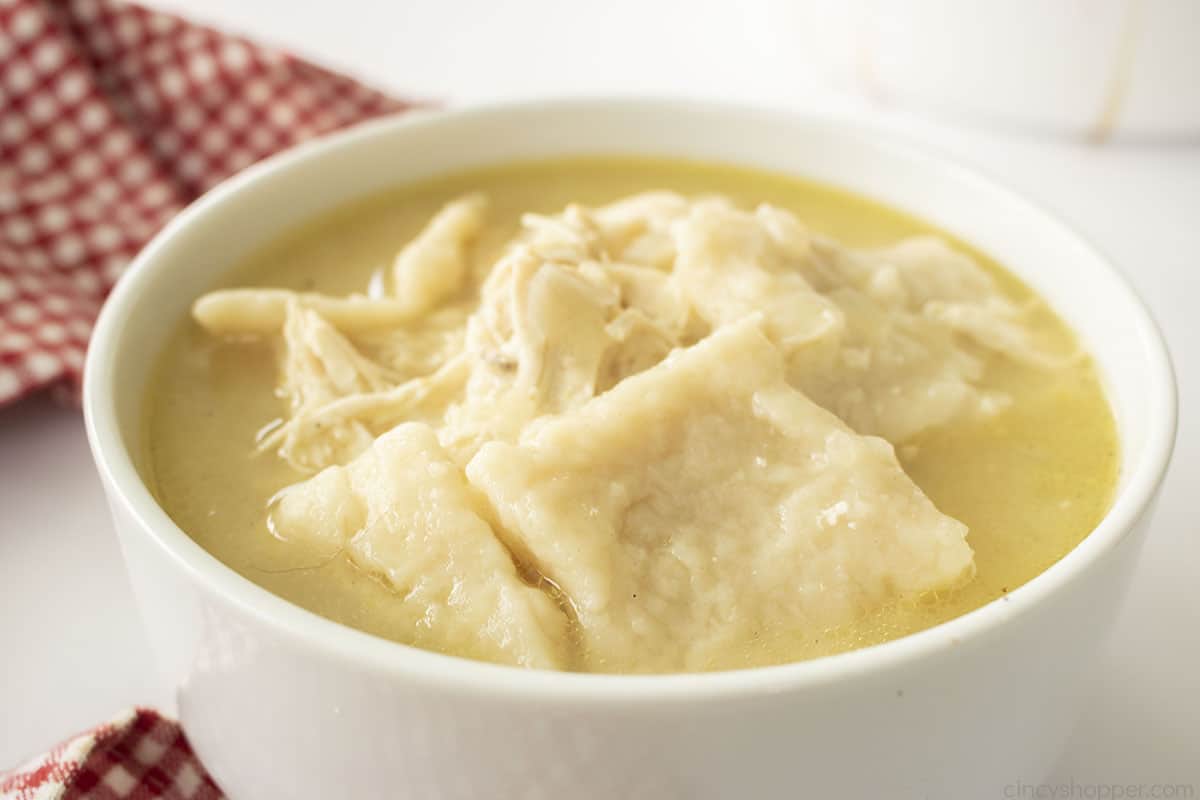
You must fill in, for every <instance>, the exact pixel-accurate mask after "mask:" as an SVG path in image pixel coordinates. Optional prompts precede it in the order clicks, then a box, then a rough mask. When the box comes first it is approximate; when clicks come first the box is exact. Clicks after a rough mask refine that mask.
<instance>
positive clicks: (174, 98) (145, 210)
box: [0, 0, 411, 406]
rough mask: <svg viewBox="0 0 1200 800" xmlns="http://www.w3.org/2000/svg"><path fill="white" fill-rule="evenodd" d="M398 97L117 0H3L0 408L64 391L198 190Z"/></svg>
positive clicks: (391, 105) (388, 106)
mask: <svg viewBox="0 0 1200 800" xmlns="http://www.w3.org/2000/svg"><path fill="white" fill-rule="evenodd" d="M410 106H411V104H408V103H404V102H399V101H396V100H392V99H390V98H388V97H386V96H384V95H382V94H379V93H378V92H375V91H372V90H370V89H368V88H365V87H363V86H361V85H359V84H357V83H355V82H354V81H352V80H350V79H348V78H345V77H343V76H341V75H337V74H334V73H331V72H328V71H327V70H323V69H321V68H319V67H316V66H313V65H312V64H309V63H306V62H304V61H301V60H299V59H296V58H294V57H291V56H289V55H286V54H283V53H280V52H276V51H273V50H268V49H264V48H261V47H258V46H255V45H252V44H251V43H249V42H247V41H245V40H243V39H239V38H236V37H232V36H228V35H225V34H222V33H218V32H216V31H213V30H209V29H207V28H203V27H199V26H196V25H191V24H188V23H186V22H184V21H182V20H180V19H177V18H176V17H173V16H169V15H166V14H161V13H156V12H152V11H149V10H146V9H143V8H140V7H137V6H134V5H127V4H123V3H119V2H114V0H0V406H3V405H4V404H6V403H9V402H12V401H14V400H16V399H17V398H19V397H21V396H23V395H25V394H28V393H30V392H32V391H34V390H36V389H40V388H42V387H46V386H62V387H64V388H68V389H77V388H78V386H79V380H80V373H81V368H82V365H83V356H84V352H85V350H86V347H87V341H88V335H89V334H90V333H91V328H92V322H93V320H94V319H95V317H96V313H97V311H98V310H99V308H100V304H101V302H102V301H103V299H104V296H105V295H106V294H107V292H108V290H109V289H110V288H111V287H112V285H113V282H114V281H115V280H116V278H117V276H118V275H119V274H120V272H121V270H122V269H123V268H124V267H125V265H126V264H127V263H128V261H129V259H130V258H131V257H132V256H133V254H134V253H136V252H137V250H138V249H139V248H140V247H141V246H142V245H143V244H145V242H146V241H147V240H148V239H149V238H150V237H151V236H152V235H153V234H154V232H155V231H156V230H158V228H159V227H160V226H161V225H162V224H163V223H164V222H165V221H166V220H167V219H168V218H170V217H171V215H173V214H175V213H176V212H177V211H179V210H180V209H181V208H183V207H184V206H185V205H186V204H187V203H188V202H190V201H191V200H193V199H194V198H195V197H197V196H198V195H199V194H201V193H202V192H203V191H205V190H206V189H208V188H209V187H211V186H213V185H214V184H215V183H217V182H218V181H220V180H222V179H223V178H225V177H227V176H228V175H230V174H232V173H234V172H236V171H238V170H239V169H242V168H243V167H245V166H247V165H249V164H252V163H253V162H255V161H257V160H259V159H260V158H263V157H264V156H267V155H269V154H271V153H274V152H276V151H278V150H281V149H283V148H286V147H289V146H291V145H293V144H296V143H297V142H300V141H302V140H304V139H308V138H311V137H313V136H316V135H318V134H321V133H325V132H327V131H331V130H334V129H336V128H340V127H342V126H345V125H348V124H350V123H354V122H358V121H360V120H363V119H366V118H368V117H373V116H377V115H380V114H386V113H392V112H397V111H402V110H404V109H406V108H409V107H410Z"/></svg>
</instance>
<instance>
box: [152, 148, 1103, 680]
mask: <svg viewBox="0 0 1200 800" xmlns="http://www.w3.org/2000/svg"><path fill="white" fill-rule="evenodd" d="M654 189H670V190H673V191H677V192H680V193H682V194H685V195H689V196H690V195H700V194H707V193H719V194H722V195H725V196H727V197H729V198H732V199H733V200H734V201H735V202H737V203H738V204H739V205H743V206H746V207H754V206H756V205H757V204H759V203H769V204H771V205H773V206H777V207H779V208H782V209H786V210H788V211H791V212H793V213H795V214H796V215H797V216H798V217H799V218H800V219H801V220H803V222H804V223H805V224H806V225H807V226H808V227H809V228H811V229H812V230H813V231H814V232H816V233H820V234H826V235H829V236H831V237H833V238H835V239H838V240H840V241H841V242H842V243H843V244H845V245H847V246H849V247H854V248H867V247H878V246H883V245H887V244H890V243H892V242H895V241H896V240H898V239H901V238H903V237H906V236H912V235H915V234H923V233H937V234H939V235H942V236H943V237H944V238H947V239H950V237H946V236H945V235H944V234H941V233H940V232H938V231H936V230H933V229H931V228H930V227H929V226H928V225H926V224H924V223H922V222H920V221H918V220H915V219H913V218H911V217H908V216H905V215H903V214H900V213H897V212H895V211H893V210H891V209H888V208H885V207H882V206H880V205H877V204H874V203H872V202H870V201H868V200H865V199H863V198H859V197H856V196H853V195H850V194H847V193H844V192H840V191H836V190H833V189H831V188H828V187H824V186H821V185H817V184H812V183H808V182H803V181H799V180H795V179H791V178H784V177H780V176H774V175H770V174H767V173H762V172H756V171H750V170H745V169H740V168H731V167H724V166H717V165H706V164H697V163H691V162H674V161H659V160H655V161H646V160H635V159H577V160H570V161H556V162H545V163H530V164H517V165H511V166H506V167H503V168H494V169H487V170H482V171H474V172H471V173H464V174H460V175H453V176H449V177H445V178H441V179H438V180H435V181H432V182H428V183H423V184H418V185H414V186H408V187H404V188H402V189H398V190H396V191H393V192H390V193H387V194H384V195H380V196H377V197H373V198H370V199H367V200H365V201H362V202H359V203H356V204H353V205H351V206H349V207H346V208H343V209H341V210H339V211H337V212H335V213H333V214H331V215H328V216H326V217H324V218H321V219H319V220H316V221H314V222H312V223H311V224H308V225H306V226H305V227H303V228H302V229H301V230H298V231H296V232H294V233H292V234H290V235H288V236H286V237H284V238H283V239H281V240H279V241H277V242H275V243H273V244H271V245H270V246H268V247H267V248H265V249H263V250H262V251H260V252H258V253H256V254H254V255H253V256H252V257H251V258H250V259H248V260H247V261H246V262H245V263H244V264H242V265H239V266H238V267H237V268H236V269H235V270H234V271H233V272H231V274H230V275H229V276H228V280H227V281H225V282H224V283H225V284H226V285H250V286H278V287H284V288H292V289H297V290H319V291H322V292H327V293H330V294H349V293H351V292H357V291H362V290H363V289H364V287H366V286H367V285H368V283H369V282H370V280H371V279H372V276H373V275H376V274H377V273H379V271H380V270H381V269H384V268H385V266H386V265H388V264H390V263H391V260H392V259H393V258H394V256H395V254H396V252H397V251H398V250H399V249H400V248H401V247H402V246H403V245H404V244H405V243H407V242H408V241H409V240H411V239H412V238H413V236H415V235H416V234H417V233H418V232H419V231H420V229H421V228H422V226H424V225H425V223H426V222H427V221H428V220H429V219H430V217H431V216H432V215H434V214H435V213H436V212H437V211H438V210H439V209H440V208H441V207H442V206H443V205H444V204H445V203H447V202H448V201H450V200H451V199H453V198H455V197H457V196H460V195H462V194H464V193H466V192H474V191H479V192H483V193H485V194H486V195H487V196H488V198H489V200H490V212H489V223H488V227H487V228H486V229H485V230H484V233H483V234H482V236H481V238H480V239H479V241H478V242H477V244H476V246H475V258H474V262H475V263H477V264H491V263H492V261H494V260H495V258H496V257H497V255H498V254H499V253H500V251H501V248H502V247H503V245H504V244H505V243H506V242H507V241H508V240H509V239H510V238H511V237H512V236H513V235H514V234H515V233H516V232H517V230H518V225H519V219H520V216H521V215H522V214H523V213H525V212H529V211H534V212H539V213H547V214H549V213H554V212H557V211H559V210H561V209H562V208H563V207H564V206H566V205H567V204H569V203H582V204H584V205H599V204H603V203H607V202H611V201H613V200H615V199H617V198H621V197H624V196H627V195H632V194H635V193H638V192H643V191H647V190H654ZM951 241H952V240H951ZM953 244H954V246H955V247H956V248H958V249H960V250H962V251H965V252H968V253H970V254H971V255H972V256H973V257H974V258H975V259H976V260H977V261H979V262H980V263H981V264H982V265H983V266H984V267H985V268H986V269H987V270H988V271H989V272H990V273H991V274H992V275H993V276H994V277H995V278H996V279H997V281H998V282H999V283H1000V285H1001V286H1002V287H1003V289H1004V291H1005V293H1006V294H1008V295H1009V297H1011V298H1012V299H1014V300H1016V301H1018V302H1025V301H1029V300H1031V299H1032V298H1031V295H1030V293H1029V290H1028V289H1027V288H1026V287H1024V286H1023V285H1022V284H1021V283H1020V282H1019V281H1017V280H1016V279H1015V278H1013V277H1012V276H1010V275H1009V274H1008V273H1006V272H1005V271H1003V270H1002V269H1001V268H1000V267H999V266H998V265H996V264H994V263H992V262H990V261H989V260H988V259H987V258H986V257H985V256H983V255H982V254H980V253H978V252H974V251H972V250H971V249H970V248H969V247H967V246H966V245H964V244H962V243H960V242H953ZM1030 314H1031V315H1032V325H1033V326H1034V328H1035V329H1036V332H1037V333H1038V335H1039V336H1041V337H1043V338H1044V339H1045V340H1046V341H1050V342H1054V343H1055V344H1056V346H1057V347H1059V349H1061V350H1063V351H1067V350H1070V349H1072V348H1073V347H1074V346H1075V345H1074V342H1073V341H1072V339H1071V335H1070V333H1069V332H1068V331H1067V330H1066V329H1065V327H1064V326H1063V325H1062V324H1061V323H1060V322H1059V321H1058V320H1057V319H1056V318H1055V317H1054V316H1053V314H1051V313H1050V312H1049V311H1046V310H1045V309H1044V308H1042V307H1040V306H1039V307H1035V308H1034V310H1033V311H1031V312H1030ZM277 348H278V344H277V343H276V342H274V341H273V340H272V339H271V338H270V337H266V338H263V339H260V340H255V341H253V342H247V341H235V340H230V339H228V338H226V339H222V338H220V337H215V336H211V335H209V334H208V333H206V332H204V331H202V330H201V329H200V327H199V326H198V325H197V324H196V323H195V322H192V321H191V320H188V321H186V322H185V323H183V324H181V326H180V330H179V331H178V333H177V334H176V335H175V337H174V338H173V340H172V341H171V342H170V343H169V344H168V346H167V348H166V352H165V354H164V356H163V358H162V361H161V364H160V366H159V368H158V375H157V379H156V381H155V382H154V385H153V388H152V391H151V397H150V401H149V403H148V408H149V413H148V415H147V425H148V426H149V436H148V437H147V440H148V442H149V447H148V452H147V453H146V454H145V461H144V465H145V466H144V470H145V472H146V473H147V476H148V478H149V482H150V484H151V486H152V488H153V490H154V492H155V493H156V495H157V497H158V498H159V500H160V502H161V503H162V504H163V506H164V508H165V509H166V510H167V512H168V513H169V514H170V515H171V516H172V518H173V519H174V520H175V521H176V522H177V523H178V524H179V526H180V527H181V528H182V529H183V530H185V531H186V532H187V533H188V534H189V535H190V536H192V537H193V538H194V539H195V540H196V541H197V542H199V543H200V544H201V545H202V546H203V547H204V548H205V549H207V550H208V551H209V552H211V553H212V554H213V555H215V556H216V557H217V558H219V559H220V560H221V561H223V562H225V563H226V564H228V565H229V566H230V567H232V568H233V569H235V570H236V571H238V572H239V573H241V574H242V575H244V576H245V577H247V578H248V579H250V580H251V581H253V582H255V583H257V584H259V585H261V586H263V587H265V588H267V589H269V590H270V591H272V592H274V593H276V594H278V595H280V596H281V597H284V598H286V599H288V600H290V601H292V602H294V603H296V604H298V605H300V606H303V607H305V608H307V609H310V610H311V611H314V612H316V613H318V614H320V615H322V616H325V617H328V618H330V619H333V620H336V621H338V622H342V623H344V624H347V625H350V626H353V627H355V628H359V629H361V630H364V631H367V632H370V633H373V634H376V635H378V636H381V637H385V638H388V639H393V640H396V641H402V642H404V641H407V642H411V641H413V635H412V632H411V619H410V618H409V617H406V616H404V615H401V614H399V613H398V612H397V608H396V606H397V604H396V602H395V600H396V596H395V594H394V593H393V591H392V590H391V589H390V588H389V587H388V586H387V585H386V584H385V583H384V582H383V581H381V580H379V579H377V578H375V577H373V576H372V575H370V574H368V573H366V572H363V571H361V570H360V569H358V568H357V567H355V566H354V565H353V564H352V563H351V561H350V560H349V559H347V558H345V557H342V556H334V557H330V556H328V555H327V554H326V553H324V552H322V551H318V550H315V549H314V550H308V549H306V548H305V547H304V546H303V545H299V544H297V543H295V542H289V543H284V542H282V541H280V540H279V539H277V538H276V537H274V536H272V535H271V533H270V532H269V531H268V525H267V504H268V500H269V498H271V497H272V496H273V495H275V493H276V492H277V491H278V490H280V489H281V488H282V487H285V486H288V485H290V484H293V483H296V482H297V481H299V480H301V479H302V478H304V477H306V476H305V475H303V474H301V473H300V472H298V471H296V470H295V469H293V468H291V467H289V466H288V464H287V463H286V462H285V461H284V460H282V459H278V458H276V457H274V455H273V454H270V453H264V454H257V455H256V454H254V452H253V443H254V441H255V437H256V433H257V432H258V431H259V430H260V429H261V428H263V426H264V425H266V424H268V423H269V422H270V421H271V420H274V419H276V418H278V417H279V416H280V414H281V403H282V401H281V400H280V398H279V397H277V396H276V394H275V386H276V372H277V364H276V359H277ZM983 386H984V388H987V389H990V390H995V391H997V392H1003V393H1005V394H1007V395H1008V396H1009V397H1011V398H1012V403H1011V405H1009V406H1007V407H1005V408H1003V409H1001V410H999V411H997V412H996V413H994V414H992V415H989V416H987V417H986V418H974V417H971V418H964V419H956V420H954V421H952V422H950V423H948V424H945V425H942V426H939V427H936V428H934V429H932V430H930V431H926V432H924V433H920V434H918V435H917V436H915V437H913V438H911V439H908V440H906V441H905V443H904V444H903V445H901V446H899V447H898V448H897V454H898V456H899V458H900V461H901V463H902V465H903V467H904V469H905V471H906V472H907V473H908V474H909V476H910V477H911V478H912V479H913V481H914V482H915V483H916V484H917V485H918V486H919V487H920V488H921V489H922V490H923V491H924V492H925V493H926V494H927V495H928V496H929V498H930V499H931V500H932V501H933V503H934V504H935V505H936V506H937V507H938V509H939V510H941V511H942V512H944V513H945V514H948V515H950V516H952V517H954V518H956V519H958V520H960V521H961V522H963V523H965V524H966V525H967V527H968V528H969V535H968V542H969V544H970V546H971V547H972V548H973V549H974V552H975V569H976V573H975V577H974V579H973V580H971V581H970V582H968V583H967V584H966V585H964V586H962V587H960V588H957V589H953V590H949V591H946V592H942V593H939V594H936V595H934V594H932V593H929V594H926V595H925V596H922V597H921V598H920V599H918V600H914V601H909V602H904V603H892V604H889V605H887V606H885V607H883V608H882V609H881V610H879V611H877V612H873V613H871V614H869V615H867V616H865V617H862V618H859V619H857V620H855V621H853V622H851V623H849V624H844V625H840V626H837V627H834V628H832V629H827V630H818V631H814V630H806V631H804V632H803V633H798V632H796V631H794V630H790V629H789V630H770V629H765V630H761V631H758V632H757V633H756V635H755V637H754V638H753V639H752V640H750V641H748V642H743V643H742V644H740V645H739V646H738V647H737V648H733V649H731V650H726V651H720V652H717V653H716V654H714V655H713V656H712V657H711V658H709V659H708V660H706V661H705V662H703V663H698V664H690V665H689V668H694V669H731V668H738V667H744V666H752V665H762V664H770V663H782V662H788V661H797V660H802V659H807V658H813V657H816V656H821V655H826V654H830V653H836V652H840V651H844V650H848V649H853V648H857V647H862V646H866V645H871V644H875V643H879V642H883V641H886V640H889V639H893V638H896V637H899V636H903V635H905V634H908V633H912V632H915V631H918V630H921V629H923V628H927V627H929V626H931V625H935V624H937V623H939V622H943V621H945V620H948V619H951V618H953V617H956V616H959V615H961V614H964V613H966V612H968V611H970V610H972V609H975V608H977V607H979V606H981V605H983V604H985V603H987V602H989V601H991V600H994V599H996V598H998V597H1000V596H1002V595H1003V594H1005V593H1006V592H1009V591H1012V590H1013V589H1015V588H1016V587H1018V586H1020V585H1021V584H1023V583H1025V582H1026V581H1028V580H1029V579H1031V578H1032V577H1034V576H1035V575H1037V574H1038V573H1040V572H1042V571H1043V570H1045V569H1046V568H1047V567H1049V566H1050V565H1051V564H1053V563H1054V562H1055V561H1057V560H1058V559H1059V558H1061V557H1062V556H1063V555H1064V554H1066V553H1067V552H1068V551H1069V550H1070V549H1071V548H1072V547H1074V546H1075V545H1076V544H1077V543H1078V542H1079V541H1080V540H1081V539H1082V538H1083V537H1084V536H1086V535H1087V533H1088V532H1089V531H1090V530H1091V529H1092V528H1093V527H1094V526H1095V524H1096V523H1097V522H1098V521H1099V519H1100V518H1101V517H1102V516H1103V514H1104V513H1105V511H1106V510H1107V508H1108V505H1109V501H1110V497H1111V493H1112V490H1113V487H1114V485H1115V482H1116V475H1117V469H1118V466H1117V465H1118V454H1117V439H1116V431H1115V426H1114V422H1113V419H1112V417H1111V413H1110V410H1109V407H1108V405H1107V402H1106V400H1105V397H1104V393H1103V391H1102V389H1101V386H1100V384H1099V381H1098V379H1097V376H1096V374H1095V371H1094V368H1093V366H1092V364H1091V362H1090V361H1089V360H1087V359H1086V358H1077V359H1074V360H1072V361H1070V362H1069V363H1067V364H1065V365H1063V366H1060V367H1057V368H1055V369H1053V370H1047V369H1041V368H1038V367H1036V366H1027V365H1022V364H1020V363H1017V362H1015V361H1013V360H1011V359H1006V358H1003V357H1000V356H989V357H988V359H987V363H986V371H985V374H984V379H983ZM569 666H570V665H569ZM589 668H590V669H596V670H607V669H609V668H608V667H606V665H605V664H604V662H603V660H602V659H601V660H597V659H592V660H591V662H590V666H589ZM621 668H622V667H621V666H620V665H615V666H614V667H612V669H618V670H619V669H621Z"/></svg>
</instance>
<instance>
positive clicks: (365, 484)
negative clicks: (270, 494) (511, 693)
mask: <svg viewBox="0 0 1200 800" xmlns="http://www.w3.org/2000/svg"><path fill="white" fill-rule="evenodd" d="M270 521H271V528H272V531H273V532H274V533H275V534H276V535H277V536H278V537H280V538H282V539H284V540H285V541H299V542H306V543H307V544H308V545H309V546H310V547H313V548H315V549H317V550H319V551H323V552H324V553H326V554H327V555H334V554H337V553H339V552H344V553H345V554H346V555H347V556H348V557H349V558H350V559H351V560H353V561H354V563H355V564H357V565H358V566H359V567H361V568H362V569H364V570H366V571H367V572H370V573H373V574H375V575H378V576H380V578H382V579H383V580H384V581H385V582H386V583H387V584H388V586H389V587H390V588H391V589H392V591H394V592H395V594H396V603H397V604H400V605H401V606H403V608H404V609H405V610H407V611H408V612H409V616H410V617H411V625H410V629H409V634H408V635H409V636H410V637H411V638H410V641H411V643H412V644H415V645H417V646H420V647H426V648H429V649H433V650H439V651H442V652H447V653H455V654H459V655H466V656H471V657H474V658H480V659H483V660H486V661H494V662H498V663H503V664H513V665H519V666H526V667H540V668H546V669H561V668H563V667H564V666H565V665H566V654H565V646H566V642H567V637H566V625H567V619H566V617H565V615H564V614H563V612H562V611H561V610H560V609H559V607H558V606H557V605H556V604H555V602H554V600H552V599H551V598H550V596H549V595H548V594H546V593H545V592H542V591H540V590H539V589H538V588H536V587H533V586H530V585H528V584H526V583H525V582H523V581H522V580H521V577H520V576H519V575H518V573H517V569H516V567H515V566H514V564H513V560H512V558H511V556H510V555H509V553H508V551H507V550H505V548H504V546H503V545H502V544H501V543H500V542H499V541H498V540H497V539H496V537H495V535H494V534H493V533H492V529H491V526H490V525H489V524H488V523H487V522H486V521H485V520H484V518H483V516H481V514H480V509H479V507H478V505H477V502H476V500H475V498H474V496H473V495H472V492H471V490H470V487H468V486H467V483H466V481H465V480H464V479H463V475H462V472H461V470H460V469H459V468H458V467H457V466H455V465H454V464H453V463H452V462H451V461H450V459H449V457H448V456H447V455H446V453H445V452H444V451H443V450H442V448H441V446H440V445H439V444H438V441H437V436H436V435H435V434H434V432H433V430H432V429H431V428H429V427H428V426H426V425H422V424H420V423H406V424H404V425H400V426H398V427H396V428H395V429H393V430H392V431H390V432H388V433H386V434H384V435H383V436H381V437H379V438H378V439H376V440H375V442H374V443H373V444H372V445H371V446H370V447H369V448H368V449H367V450H365V451H364V452H363V453H362V454H361V455H360V456H358V457H357V458H356V459H354V460H353V461H352V462H350V463H349V464H347V465H346V466H344V467H339V466H334V467H329V468H327V469H325V470H323V471H322V472H320V473H318V474H317V475H315V476H313V477H312V478H310V479H309V480H307V481H304V482H303V483H299V484H296V485H294V486H290V487H288V488H286V489H284V490H283V491H282V492H280V493H279V494H278V495H277V496H276V498H275V500H274V501H273V504H272V509H271V517H270Z"/></svg>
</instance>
